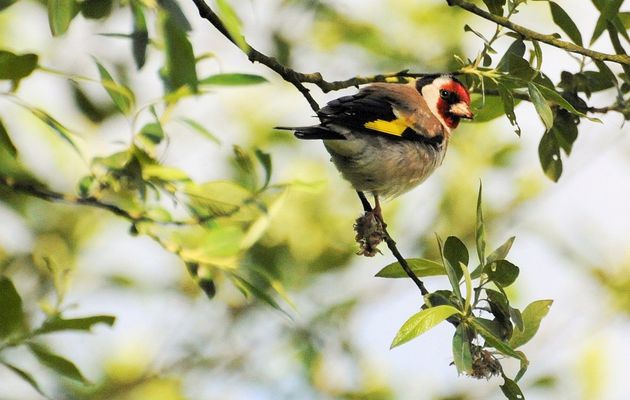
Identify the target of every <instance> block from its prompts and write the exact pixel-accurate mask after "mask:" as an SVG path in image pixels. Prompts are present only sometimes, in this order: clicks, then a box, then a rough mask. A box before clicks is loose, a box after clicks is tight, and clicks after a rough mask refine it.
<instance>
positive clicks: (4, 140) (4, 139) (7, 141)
mask: <svg viewBox="0 0 630 400" xmlns="http://www.w3.org/2000/svg"><path fill="white" fill-rule="evenodd" d="M0 147H2V148H4V149H5V150H6V151H7V152H8V153H9V154H10V155H11V156H12V157H14V158H15V157H17V148H16V147H15V145H14V144H13V141H12V140H11V136H9V133H8V132H7V130H6V128H5V127H4V123H2V120H0Z"/></svg>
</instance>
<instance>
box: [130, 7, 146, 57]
mask: <svg viewBox="0 0 630 400" xmlns="http://www.w3.org/2000/svg"><path fill="white" fill-rule="evenodd" d="M131 12H132V13H133V33H132V35H131V48H132V53H133V60H134V62H135V63H136V68H137V69H140V68H142V67H143V66H144V63H145V62H146V59H147V46H148V44H149V31H148V30H147V21H146V19H145V17H144V9H143V7H142V5H141V4H140V3H139V2H136V1H132V2H131Z"/></svg>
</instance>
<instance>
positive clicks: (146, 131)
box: [138, 122, 166, 145]
mask: <svg viewBox="0 0 630 400" xmlns="http://www.w3.org/2000/svg"><path fill="white" fill-rule="evenodd" d="M138 136H139V137H141V138H143V139H147V140H148V142H149V143H152V144H154V145H157V144H160V142H162V140H164V137H165V136H166V135H165V134H164V130H163V129H162V125H161V124H160V123H159V122H149V123H148V124H146V125H144V126H143V127H142V129H140V132H139V133H138Z"/></svg>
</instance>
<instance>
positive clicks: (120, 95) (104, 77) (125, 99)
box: [94, 59, 135, 114]
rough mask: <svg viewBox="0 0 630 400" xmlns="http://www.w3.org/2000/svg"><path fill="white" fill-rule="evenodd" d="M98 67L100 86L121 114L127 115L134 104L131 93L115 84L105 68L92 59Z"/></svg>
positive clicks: (126, 88) (133, 97) (124, 87)
mask: <svg viewBox="0 0 630 400" xmlns="http://www.w3.org/2000/svg"><path fill="white" fill-rule="evenodd" d="M94 62H95V63H96V66H97V67H98V73H99V75H100V76H101V84H102V85H103V88H105V90H106V91H107V93H108V94H109V97H111V99H112V101H113V102H114V104H115V105H116V107H118V109H119V110H120V112H121V113H123V114H129V113H130V112H131V110H132V108H133V104H134V103H135V96H134V95H133V92H132V91H131V90H130V89H129V88H128V87H126V86H124V85H121V84H119V83H117V82H116V81H115V80H114V78H112V76H111V75H110V73H109V72H108V71H107V70H106V69H105V67H104V66H103V65H102V64H101V63H99V62H98V61H97V60H96V59H94Z"/></svg>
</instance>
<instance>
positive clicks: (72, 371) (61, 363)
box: [28, 343, 89, 384]
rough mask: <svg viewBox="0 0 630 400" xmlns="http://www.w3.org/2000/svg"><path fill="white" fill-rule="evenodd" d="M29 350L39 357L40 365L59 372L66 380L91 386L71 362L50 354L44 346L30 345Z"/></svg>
mask: <svg viewBox="0 0 630 400" xmlns="http://www.w3.org/2000/svg"><path fill="white" fill-rule="evenodd" d="M28 347H29V349H30V350H31V352H32V353H33V355H35V357H37V359H38V360H39V362H40V363H42V364H43V365H45V366H46V367H48V368H50V369H52V370H53V371H55V372H57V373H58V374H59V375H62V376H64V377H66V378H70V379H73V380H75V381H78V382H81V383H83V384H89V381H88V380H87V379H85V377H84V376H83V375H82V374H81V371H79V369H78V368H77V367H76V365H74V364H73V363H72V362H71V361H69V360H67V359H65V358H64V357H61V356H59V355H57V354H54V353H52V352H50V351H49V350H48V349H47V348H45V347H44V346H41V345H39V344H35V343H30V344H29V345H28Z"/></svg>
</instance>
